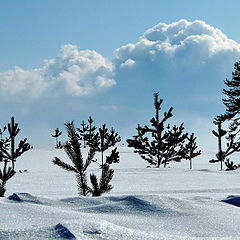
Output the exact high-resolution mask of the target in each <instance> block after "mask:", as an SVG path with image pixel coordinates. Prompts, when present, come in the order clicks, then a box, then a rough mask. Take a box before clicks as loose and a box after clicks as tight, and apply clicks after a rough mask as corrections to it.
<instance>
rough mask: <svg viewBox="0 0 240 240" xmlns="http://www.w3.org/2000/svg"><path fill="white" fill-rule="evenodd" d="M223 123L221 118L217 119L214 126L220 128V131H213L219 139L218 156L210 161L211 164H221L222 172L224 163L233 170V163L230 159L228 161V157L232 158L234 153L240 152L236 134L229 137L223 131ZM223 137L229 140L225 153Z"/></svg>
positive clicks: (239, 143)
mask: <svg viewBox="0 0 240 240" xmlns="http://www.w3.org/2000/svg"><path fill="white" fill-rule="evenodd" d="M222 123H223V122H222V120H221V118H219V117H217V118H216V119H215V121H214V124H215V125H217V127H218V131H215V130H213V131H212V133H213V134H214V136H216V137H217V138H218V153H217V154H216V159H212V160H210V161H209V162H210V163H216V162H220V164H221V167H220V169H221V170H222V169H223V163H225V165H226V166H227V167H228V168H231V162H229V159H226V157H228V156H230V155H231V154H233V153H234V152H239V151H240V141H238V140H237V137H236V134H231V133H230V134H228V135H227V131H226V130H224V129H222ZM223 137H225V139H226V140H227V148H226V150H225V151H223V146H222V145H223V143H222V139H223ZM233 165H234V164H232V166H233Z"/></svg>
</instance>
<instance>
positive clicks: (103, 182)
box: [90, 163, 114, 197]
mask: <svg viewBox="0 0 240 240" xmlns="http://www.w3.org/2000/svg"><path fill="white" fill-rule="evenodd" d="M101 169H102V174H101V177H100V180H99V183H98V180H97V177H96V175H95V174H91V175H90V180H91V183H92V189H91V193H92V196H93V197H97V196H100V195H102V194H103V193H106V192H109V191H111V189H112V188H113V186H112V185H111V184H110V181H111V180H112V178H113V174H114V170H113V169H110V166H109V164H107V163H105V164H104V165H103V166H102V168H101Z"/></svg>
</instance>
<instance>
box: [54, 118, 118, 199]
mask: <svg viewBox="0 0 240 240" xmlns="http://www.w3.org/2000/svg"><path fill="white" fill-rule="evenodd" d="M88 123H89V125H86V124H85V123H84V121H83V122H82V124H81V126H82V128H81V129H79V128H78V129H77V130H78V132H79V133H80V134H78V133H77V132H76V129H75V127H74V125H73V122H71V123H66V124H65V126H66V128H67V133H68V139H69V140H68V141H67V142H66V143H65V144H64V150H65V152H66V153H67V155H68V157H69V158H70V160H71V162H72V163H73V166H72V165H70V164H68V163H65V162H63V161H61V160H60V159H59V158H57V157H55V158H54V159H53V163H54V164H55V165H58V166H59V167H61V168H63V169H65V170H67V171H72V172H74V173H75V174H76V178H77V182H78V187H79V194H80V195H83V196H87V195H88V194H89V193H91V194H92V196H100V195H101V194H103V193H106V192H109V191H110V190H111V189H112V185H110V181H111V180H112V177H113V174H114V170H112V169H110V164H112V163H118V162H119V152H118V151H117V148H114V149H112V151H111V154H110V156H107V157H106V161H105V162H104V163H103V164H100V163H99V165H100V166H101V176H100V179H99V182H98V179H97V176H96V175H95V174H90V181H91V184H92V187H89V186H88V182H87V172H86V171H87V168H88V166H89V165H90V164H91V162H97V160H94V159H93V158H94V156H95V153H96V151H100V152H101V153H102V155H103V152H104V151H105V150H107V149H108V148H109V147H112V146H114V145H115V144H116V142H118V141H120V140H119V138H120V137H118V134H117V133H115V131H114V130H110V132H108V129H107V128H106V126H105V125H103V128H101V130H100V129H99V132H96V129H97V128H96V127H95V126H94V125H93V120H92V118H91V117H90V118H89V119H88ZM103 132H104V134H103ZM101 134H102V136H104V137H102V138H101ZM81 141H83V147H86V146H88V147H89V151H88V157H87V159H86V161H85V163H84V160H83V157H82V153H81V145H82V144H81Z"/></svg>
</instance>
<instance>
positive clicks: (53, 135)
mask: <svg viewBox="0 0 240 240" xmlns="http://www.w3.org/2000/svg"><path fill="white" fill-rule="evenodd" d="M61 134H62V132H61V131H60V130H59V128H56V129H55V132H54V134H51V136H52V137H54V138H56V146H55V148H56V149H59V148H62V145H61V143H59V141H58V137H59V136H61Z"/></svg>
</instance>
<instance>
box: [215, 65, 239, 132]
mask: <svg viewBox="0 0 240 240" xmlns="http://www.w3.org/2000/svg"><path fill="white" fill-rule="evenodd" d="M224 83H225V85H226V86H227V89H224V90H223V93H224V94H225V95H226V98H225V99H223V103H224V105H225V106H226V111H225V113H224V114H222V115H220V116H219V120H221V121H222V122H223V121H225V120H228V121H230V126H229V130H230V133H231V134H236V135H237V134H239V132H240V129H239V126H240V117H239V114H240V62H236V63H235V64H234V71H233V72H232V79H231V80H228V79H226V80H225V81H224Z"/></svg>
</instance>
